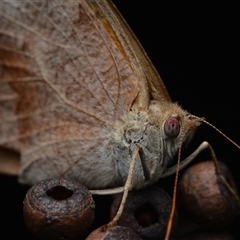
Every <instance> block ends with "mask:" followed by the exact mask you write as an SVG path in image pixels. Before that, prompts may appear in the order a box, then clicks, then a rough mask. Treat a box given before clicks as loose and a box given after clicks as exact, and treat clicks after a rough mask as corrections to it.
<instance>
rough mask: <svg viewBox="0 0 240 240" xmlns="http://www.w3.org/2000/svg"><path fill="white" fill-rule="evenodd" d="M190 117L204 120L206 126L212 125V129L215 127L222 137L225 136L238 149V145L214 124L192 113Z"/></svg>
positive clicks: (239, 147)
mask: <svg viewBox="0 0 240 240" xmlns="http://www.w3.org/2000/svg"><path fill="white" fill-rule="evenodd" d="M191 117H192V118H196V119H199V120H200V121H202V122H204V123H205V124H207V125H208V126H210V127H212V128H213V129H215V130H216V131H217V132H218V133H220V134H221V135H222V136H223V137H225V138H226V139H227V140H228V141H229V142H231V143H232V144H233V145H234V146H235V147H237V148H238V149H240V146H239V145H238V144H237V143H235V142H234V141H233V140H232V139H231V138H229V137H228V136H227V135H226V134H224V133H223V132H222V131H220V130H219V129H218V128H216V127H215V126H214V125H212V124H211V123H209V122H208V121H206V120H205V119H204V118H200V117H197V116H194V115H191Z"/></svg>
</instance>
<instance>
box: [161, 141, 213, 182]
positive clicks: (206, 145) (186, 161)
mask: <svg viewBox="0 0 240 240" xmlns="http://www.w3.org/2000/svg"><path fill="white" fill-rule="evenodd" d="M205 149H211V150H210V154H211V156H212V157H214V158H215V159H216V156H215V153H214V151H213V149H212V147H211V146H210V144H209V143H208V142H206V141H204V142H202V143H201V144H200V145H199V147H198V148H197V149H196V150H195V151H194V152H193V153H192V154H191V155H189V156H188V157H187V158H185V159H184V160H182V161H181V162H180V166H179V170H181V169H183V168H185V167H186V166H187V165H188V164H189V163H190V162H192V160H193V159H194V158H196V157H197V155H198V154H199V153H201V152H202V151H204V150H205ZM176 169H177V165H174V166H173V167H170V168H167V169H166V170H165V171H164V172H163V173H162V176H161V178H164V177H167V176H170V175H173V174H175V173H176Z"/></svg>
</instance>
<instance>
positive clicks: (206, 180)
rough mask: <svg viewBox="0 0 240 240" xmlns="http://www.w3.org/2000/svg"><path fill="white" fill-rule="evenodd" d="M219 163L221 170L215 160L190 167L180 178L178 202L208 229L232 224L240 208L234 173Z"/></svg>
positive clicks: (193, 218) (195, 220) (190, 215)
mask: <svg viewBox="0 0 240 240" xmlns="http://www.w3.org/2000/svg"><path fill="white" fill-rule="evenodd" d="M218 163H219V171H220V172H219V173H217V169H216V166H215V164H214V162H213V161H205V162H201V163H198V164H195V165H193V166H191V167H190V168H188V169H187V170H186V171H185V172H184V174H183V176H182V178H181V179H180V181H179V188H178V193H179V196H178V200H179V205H180V206H181V207H182V208H183V209H184V210H185V211H186V213H187V214H188V215H189V217H190V218H191V219H192V220H193V221H194V222H196V223H198V224H199V225H201V226H203V227H207V228H220V227H222V226H226V225H229V224H230V223H231V222H232V221H233V220H234V218H235V217H236V215H238V214H239V211H240V207H239V206H240V205H239V198H238V196H237V193H236V187H235V183H234V181H233V179H232V176H231V173H230V171H229V170H228V168H227V167H226V165H225V164H224V163H222V162H218ZM224 179H225V180H224Z"/></svg>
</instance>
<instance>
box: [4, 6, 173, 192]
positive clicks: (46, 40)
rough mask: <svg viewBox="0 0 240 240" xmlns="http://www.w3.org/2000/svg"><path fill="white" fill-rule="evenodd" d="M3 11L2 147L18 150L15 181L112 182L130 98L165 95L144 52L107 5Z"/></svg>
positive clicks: (138, 101) (142, 104)
mask: <svg viewBox="0 0 240 240" xmlns="http://www.w3.org/2000/svg"><path fill="white" fill-rule="evenodd" d="M0 9H1V10H0V16H1V17H0V19H1V20H0V21H1V24H0V55H1V58H0V145H2V146H4V147H7V148H10V149H14V150H16V151H19V152H20V153H21V166H20V172H19V175H20V181H21V182H23V183H28V184H34V183H36V182H38V181H39V180H41V179H45V178H49V177H55V176H65V177H70V178H74V179H76V180H78V181H81V182H82V183H84V184H85V185H86V186H88V187H90V188H103V187H106V186H110V185H109V183H114V181H116V179H115V174H113V171H114V166H113V165H112V164H113V163H112V154H111V152H112V147H111V145H112V144H111V139H112V138H111V135H112V132H113V130H114V129H116V128H117V126H118V125H119V124H124V122H125V121H126V117H127V114H128V111H129V110H130V108H131V107H132V105H133V104H135V106H136V109H140V108H146V106H147V104H148V101H149V99H150V97H151V98H156V99H158V98H160V99H162V100H164V101H165V100H166V101H169V100H170V98H169V96H168V94H167V91H166V90H165V87H164V85H163V83H162V82H161V79H160V77H159V76H158V75H157V73H156V71H155V69H154V68H153V66H152V65H151V63H150V61H149V59H148V58H147V56H146V54H145V52H144V51H143V50H142V48H141V47H140V45H139V43H138V42H137V40H136V38H135V37H134V35H133V34H132V33H131V31H130V30H129V28H128V27H127V25H126V24H125V22H124V20H123V19H122V18H121V16H120V15H119V14H118V12H117V10H116V9H115V8H114V7H113V6H112V4H111V2H109V1H106V2H105V1H40V2H35V1H32V2H31V1H29V2H25V1H24V2H23V1H15V2H9V1H1V3H0ZM140 62H142V64H143V65H140ZM150 93H151V94H150ZM150 95H151V96H150ZM95 176H97V181H93V180H94V177H95ZM106 178H107V179H106ZM106 182H107V183H106Z"/></svg>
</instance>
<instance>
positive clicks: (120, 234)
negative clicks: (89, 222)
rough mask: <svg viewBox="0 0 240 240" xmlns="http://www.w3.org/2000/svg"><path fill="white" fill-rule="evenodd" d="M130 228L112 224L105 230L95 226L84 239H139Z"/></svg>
mask: <svg viewBox="0 0 240 240" xmlns="http://www.w3.org/2000/svg"><path fill="white" fill-rule="evenodd" d="M141 239H142V238H140V237H139V236H138V235H137V234H136V233H135V232H134V231H133V230H132V229H131V228H129V227H124V226H114V227H111V228H110V229H108V230H107V231H102V228H101V227H100V228H97V229H95V230H94V231H93V232H91V233H90V234H89V235H88V237H87V238H86V240H141Z"/></svg>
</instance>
